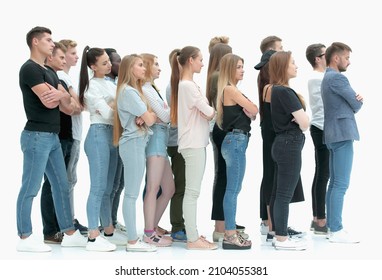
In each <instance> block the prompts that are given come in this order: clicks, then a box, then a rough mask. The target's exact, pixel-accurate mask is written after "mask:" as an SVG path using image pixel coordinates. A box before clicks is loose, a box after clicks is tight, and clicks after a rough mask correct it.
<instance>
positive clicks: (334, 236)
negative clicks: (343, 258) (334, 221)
mask: <svg viewBox="0 0 382 280" xmlns="http://www.w3.org/2000/svg"><path fill="white" fill-rule="evenodd" d="M329 242H332V243H348V244H351V243H359V242H360V240H359V239H358V238H357V237H355V236H353V235H351V234H350V233H348V232H347V231H346V230H344V229H341V230H339V231H336V232H331V234H330V236H329Z"/></svg>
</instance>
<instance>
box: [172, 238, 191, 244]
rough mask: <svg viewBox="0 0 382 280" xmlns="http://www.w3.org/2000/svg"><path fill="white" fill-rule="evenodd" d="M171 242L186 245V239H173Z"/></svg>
mask: <svg viewBox="0 0 382 280" xmlns="http://www.w3.org/2000/svg"><path fill="white" fill-rule="evenodd" d="M172 241H173V242H182V243H186V242H187V239H186V240H183V239H175V238H172Z"/></svg>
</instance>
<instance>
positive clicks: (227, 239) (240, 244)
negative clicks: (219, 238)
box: [222, 233, 252, 250]
mask: <svg viewBox="0 0 382 280" xmlns="http://www.w3.org/2000/svg"><path fill="white" fill-rule="evenodd" d="M251 246H252V242H251V241H250V240H246V239H244V238H243V237H242V236H241V235H240V234H237V233H235V234H233V235H230V236H228V235H225V236H224V239H223V246H222V247H223V249H226V250H246V249H251Z"/></svg>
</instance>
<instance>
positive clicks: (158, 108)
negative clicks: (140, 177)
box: [141, 53, 175, 247]
mask: <svg viewBox="0 0 382 280" xmlns="http://www.w3.org/2000/svg"><path fill="white" fill-rule="evenodd" d="M141 57H142V59H143V65H144V67H145V68H146V72H145V79H144V84H143V86H142V91H143V95H144V96H145V97H146V99H147V100H148V102H149V105H150V107H151V108H152V110H153V112H154V113H155V114H156V115H157V121H156V123H154V124H153V125H152V126H151V127H150V128H151V130H152V132H153V134H152V135H151V136H150V139H149V142H148V143H147V146H146V178H147V183H146V193H145V196H144V199H143V212H144V216H145V229H144V235H143V241H145V242H147V243H150V244H153V245H156V246H159V247H167V246H170V245H171V244H172V238H171V237H168V236H165V235H162V234H161V233H159V232H158V223H159V221H160V219H161V218H162V215H163V213H164V211H165V210H166V207H167V205H168V203H169V201H170V199H171V197H172V196H173V194H174V191H175V184H174V178H173V175H172V171H171V166H170V161H169V159H168V155H167V150H166V145H167V141H168V124H169V122H170V107H168V106H167V104H166V102H165V101H164V100H163V98H162V96H161V95H160V93H159V91H158V89H157V87H156V85H155V80H156V79H158V78H159V75H160V72H161V69H160V66H159V63H158V58H157V57H156V56H155V55H153V54H150V53H143V54H141ZM159 189H161V194H160V195H159V197H157V196H158V191H159Z"/></svg>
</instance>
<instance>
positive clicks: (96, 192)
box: [84, 124, 118, 230]
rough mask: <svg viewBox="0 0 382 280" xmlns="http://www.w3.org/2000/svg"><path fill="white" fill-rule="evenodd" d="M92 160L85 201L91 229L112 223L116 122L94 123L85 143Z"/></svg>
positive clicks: (89, 157) (90, 161) (87, 154)
mask: <svg viewBox="0 0 382 280" xmlns="http://www.w3.org/2000/svg"><path fill="white" fill-rule="evenodd" d="M84 148H85V153H86V156H87V157H88V161H89V171H90V193H89V196H88V201H87V204H86V212H87V217H88V223H89V226H88V228H89V230H96V229H98V225H99V221H100V220H101V222H102V224H101V225H102V226H103V227H108V226H111V225H112V220H111V199H110V197H111V193H112V191H113V184H114V178H115V172H116V169H117V163H118V151H117V148H116V147H115V146H114V145H113V126H112V125H108V124H91V125H90V127H89V131H88V133H87V136H86V139H85V143H84Z"/></svg>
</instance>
